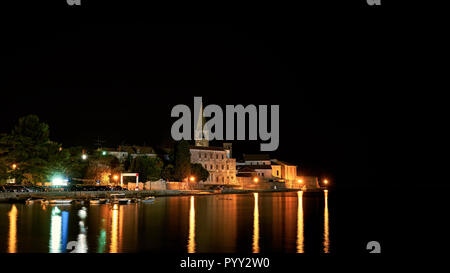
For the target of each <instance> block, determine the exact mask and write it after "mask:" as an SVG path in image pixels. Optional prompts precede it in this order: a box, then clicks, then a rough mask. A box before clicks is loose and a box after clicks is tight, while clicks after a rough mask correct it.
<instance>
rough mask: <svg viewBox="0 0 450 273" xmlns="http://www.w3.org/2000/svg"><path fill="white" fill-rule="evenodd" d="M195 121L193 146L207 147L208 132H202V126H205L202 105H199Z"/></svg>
mask: <svg viewBox="0 0 450 273" xmlns="http://www.w3.org/2000/svg"><path fill="white" fill-rule="evenodd" d="M196 120H197V126H196V127H195V133H194V139H195V146H201V147H208V146H209V141H208V139H207V137H208V132H205V133H204V132H203V125H204V124H205V117H204V116H203V104H201V105H200V111H199V112H198V116H197V117H196Z"/></svg>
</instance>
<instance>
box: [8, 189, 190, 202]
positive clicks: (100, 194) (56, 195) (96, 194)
mask: <svg viewBox="0 0 450 273" xmlns="http://www.w3.org/2000/svg"><path fill="white" fill-rule="evenodd" d="M116 193H124V194H125V196H126V197H129V198H133V197H146V196H174V195H189V194H195V193H196V192H191V191H178V190H162V191H156V190H155V191H63V192H0V203H4V202H20V201H25V200H26V199H28V198H43V199H65V198H68V199H80V200H83V199H92V198H106V197H108V196H109V195H110V194H116Z"/></svg>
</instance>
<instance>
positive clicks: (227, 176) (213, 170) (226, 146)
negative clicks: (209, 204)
mask: <svg viewBox="0 0 450 273" xmlns="http://www.w3.org/2000/svg"><path fill="white" fill-rule="evenodd" d="M204 123H205V119H204V117H203V107H202V106H201V107H200V111H199V115H198V117H197V125H196V129H195V132H194V135H195V146H191V147H190V152H191V163H199V164H202V166H203V168H205V169H206V170H207V171H208V172H209V177H208V179H207V181H203V184H209V185H236V183H237V182H236V160H235V159H234V158H231V151H232V145H231V143H223V147H210V146H209V141H208V132H205V131H203V124H204Z"/></svg>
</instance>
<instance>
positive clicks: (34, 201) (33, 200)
mask: <svg viewBox="0 0 450 273" xmlns="http://www.w3.org/2000/svg"><path fill="white" fill-rule="evenodd" d="M42 201H44V199H42V198H39V199H33V198H28V199H27V200H25V204H27V205H31V204H34V203H42Z"/></svg>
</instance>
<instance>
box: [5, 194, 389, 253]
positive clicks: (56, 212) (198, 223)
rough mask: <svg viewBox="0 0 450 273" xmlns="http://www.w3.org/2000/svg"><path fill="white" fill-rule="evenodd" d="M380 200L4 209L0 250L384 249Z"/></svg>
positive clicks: (204, 200)
mask: <svg viewBox="0 0 450 273" xmlns="http://www.w3.org/2000/svg"><path fill="white" fill-rule="evenodd" d="M355 195H356V196H357V197H358V198H355ZM380 203H382V200H381V199H377V195H376V194H374V193H371V192H364V191H362V192H356V193H355V192H352V193H345V192H334V191H333V190H330V191H322V192H318V193H308V192H301V191H298V192H271V193H268V192H266V193H248V194H223V195H197V196H173V197H157V198H156V200H155V202H154V203H152V204H142V203H140V204H139V203H138V204H128V205H110V204H104V205H90V204H87V205H81V204H73V205H43V204H31V205H26V204H0V253H64V252H87V253H134V252H155V253H156V252H158V253H161V252H178V253H307V254H308V253H309V254H322V253H331V254H332V253H340V252H344V253H347V252H367V251H368V250H366V245H367V243H368V242H369V241H377V242H379V243H380V244H381V246H383V239H384V238H383V235H384V234H385V230H383V228H382V226H381V224H380V223H382V222H383V220H382V218H383V215H382V211H383V210H380V209H379V208H380V207H383V206H380Z"/></svg>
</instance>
